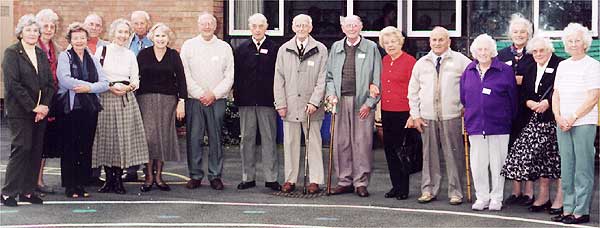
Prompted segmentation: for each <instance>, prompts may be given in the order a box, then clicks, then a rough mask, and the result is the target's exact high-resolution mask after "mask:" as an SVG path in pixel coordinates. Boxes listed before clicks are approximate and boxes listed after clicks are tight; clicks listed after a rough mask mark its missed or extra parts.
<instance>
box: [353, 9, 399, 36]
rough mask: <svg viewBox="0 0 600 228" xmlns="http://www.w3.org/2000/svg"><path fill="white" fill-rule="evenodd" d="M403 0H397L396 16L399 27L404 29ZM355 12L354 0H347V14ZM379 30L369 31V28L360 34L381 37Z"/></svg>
mask: <svg viewBox="0 0 600 228" xmlns="http://www.w3.org/2000/svg"><path fill="white" fill-rule="evenodd" d="M402 2H403V0H397V1H396V3H397V4H396V6H397V7H396V8H397V9H396V10H397V12H396V18H397V20H398V21H397V23H398V25H397V27H398V28H400V29H402V16H403V15H402V7H403V5H402ZM351 14H354V0H346V15H351ZM379 32H380V31H369V30H366V31H365V30H363V31H361V32H360V34H361V35H362V36H364V37H379Z"/></svg>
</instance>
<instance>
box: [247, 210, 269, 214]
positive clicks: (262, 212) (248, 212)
mask: <svg viewBox="0 0 600 228" xmlns="http://www.w3.org/2000/svg"><path fill="white" fill-rule="evenodd" d="M264 213H265V211H244V214H264Z"/></svg>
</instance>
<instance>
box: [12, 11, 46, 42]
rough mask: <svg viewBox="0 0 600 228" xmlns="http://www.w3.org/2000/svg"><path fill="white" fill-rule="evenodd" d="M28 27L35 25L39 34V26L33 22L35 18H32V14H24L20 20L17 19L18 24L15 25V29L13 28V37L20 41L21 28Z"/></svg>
mask: <svg viewBox="0 0 600 228" xmlns="http://www.w3.org/2000/svg"><path fill="white" fill-rule="evenodd" d="M30 25H35V26H36V27H38V34H40V31H39V28H40V25H39V24H38V23H37V21H36V20H35V16H33V14H25V15H23V16H22V17H21V18H19V22H18V23H17V27H16V28H15V35H16V36H17V39H19V40H20V39H21V35H23V28H25V27H27V26H30Z"/></svg>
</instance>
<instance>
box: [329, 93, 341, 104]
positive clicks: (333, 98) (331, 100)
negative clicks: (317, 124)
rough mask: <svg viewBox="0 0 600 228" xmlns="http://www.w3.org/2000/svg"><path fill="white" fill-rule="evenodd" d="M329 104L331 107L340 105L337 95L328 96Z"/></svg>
mask: <svg viewBox="0 0 600 228" xmlns="http://www.w3.org/2000/svg"><path fill="white" fill-rule="evenodd" d="M327 102H329V103H330V104H331V105H336V104H337V103H338V98H337V96H335V95H331V96H328V97H327Z"/></svg>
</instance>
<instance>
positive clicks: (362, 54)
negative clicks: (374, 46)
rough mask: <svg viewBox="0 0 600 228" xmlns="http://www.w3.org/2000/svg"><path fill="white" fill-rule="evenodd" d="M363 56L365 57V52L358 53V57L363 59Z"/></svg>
mask: <svg viewBox="0 0 600 228" xmlns="http://www.w3.org/2000/svg"><path fill="white" fill-rule="evenodd" d="M365 57H367V55H365V53H358V58H359V59H364V58H365Z"/></svg>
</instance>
